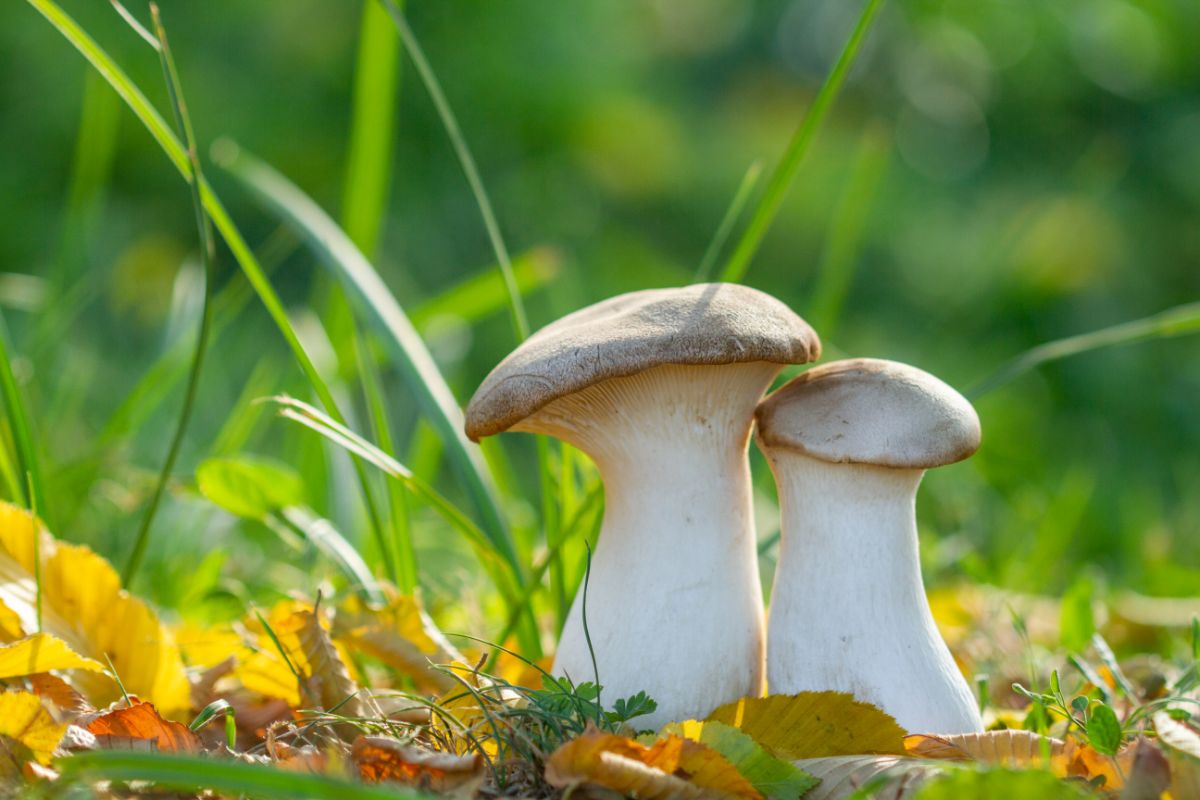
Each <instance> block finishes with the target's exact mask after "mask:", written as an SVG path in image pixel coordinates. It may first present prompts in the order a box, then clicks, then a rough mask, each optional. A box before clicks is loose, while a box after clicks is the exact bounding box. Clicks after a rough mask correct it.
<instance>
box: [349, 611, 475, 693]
mask: <svg viewBox="0 0 1200 800" xmlns="http://www.w3.org/2000/svg"><path fill="white" fill-rule="evenodd" d="M332 635H333V638H334V639H336V640H337V641H338V642H340V643H342V644H344V645H345V646H346V647H348V648H350V649H351V650H358V651H361V652H363V653H366V654H368V655H370V656H373V657H375V658H378V659H379V660H380V661H382V662H383V663H385V664H387V665H388V666H389V667H391V668H392V669H394V670H396V671H397V672H401V673H403V674H405V675H407V676H409V677H410V678H412V679H413V681H414V682H415V683H416V684H417V686H418V687H420V688H421V689H424V690H431V691H436V692H445V691H448V690H450V689H453V688H454V687H456V686H457V682H456V681H455V680H454V678H452V677H451V676H449V675H447V674H446V673H444V672H442V671H440V670H437V669H434V668H433V667H432V665H433V664H449V663H453V662H463V661H466V658H464V657H463V655H462V653H460V652H459V651H458V649H457V648H455V647H454V646H453V645H452V644H450V642H449V641H448V640H447V639H446V636H445V634H443V633H442V632H441V631H440V630H438V628H437V626H436V625H434V623H433V620H432V619H430V618H429V615H428V614H426V613H425V609H423V608H422V607H421V604H420V603H419V602H418V601H417V599H416V598H414V597H405V596H402V595H396V594H394V593H393V594H392V596H391V597H389V599H388V602H387V604H386V605H384V606H382V607H375V606H370V605H368V604H367V603H365V602H364V601H363V600H361V599H360V598H358V597H353V598H348V599H347V601H346V603H345V604H344V605H343V606H342V607H341V608H339V609H338V612H337V616H336V617H335V618H334V624H333V631H332Z"/></svg>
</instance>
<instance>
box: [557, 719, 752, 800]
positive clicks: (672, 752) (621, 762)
mask: <svg viewBox="0 0 1200 800" xmlns="http://www.w3.org/2000/svg"><path fill="white" fill-rule="evenodd" d="M546 782H547V783H549V784H550V785H551V786H555V787H557V788H560V789H567V788H571V787H578V786H581V785H591V786H599V787H602V788H606V789H612V790H613V791H616V792H620V793H621V794H625V795H630V796H634V797H638V798H641V800H666V799H667V798H671V799H672V800H678V799H680V798H682V799H683V800H690V799H691V798H697V799H703V800H714V799H716V798H746V799H747V800H762V795H761V794H759V792H758V791H757V790H756V789H755V788H754V787H753V786H751V785H750V783H749V782H748V781H747V780H746V779H745V778H743V777H742V776H741V774H740V773H738V771H737V769H735V768H734V766H733V765H732V764H730V763H729V761H728V760H727V759H725V757H724V756H722V755H721V754H720V753H718V752H716V751H715V750H712V749H711V748H708V747H705V746H704V745H702V744H699V743H698V742H693V741H691V740H688V739H681V738H680V737H678V736H668V737H667V738H665V739H663V740H661V741H659V742H657V743H655V744H654V746H653V747H645V746H643V745H640V744H638V743H637V742H635V741H633V740H631V739H626V738H625V737H623V736H617V735H615V734H607V733H601V732H599V731H597V730H594V729H593V730H589V731H588V732H587V733H584V734H583V735H582V736H579V737H578V738H576V739H572V740H571V741H569V742H567V743H566V744H564V745H563V746H561V747H559V748H558V749H557V750H555V751H554V753H553V754H552V755H551V756H550V758H549V759H548V760H547V761H546Z"/></svg>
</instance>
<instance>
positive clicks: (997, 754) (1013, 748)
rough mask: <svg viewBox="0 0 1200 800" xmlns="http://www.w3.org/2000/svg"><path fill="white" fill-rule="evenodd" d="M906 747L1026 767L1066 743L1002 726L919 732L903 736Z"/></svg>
mask: <svg viewBox="0 0 1200 800" xmlns="http://www.w3.org/2000/svg"><path fill="white" fill-rule="evenodd" d="M904 747H905V749H907V750H908V753H909V755H912V756H916V757H918V758H932V759H939V760H943V761H982V762H984V763H985V764H994V765H996V766H1002V767H1025V766H1030V765H1033V764H1040V763H1043V762H1049V761H1051V760H1053V759H1054V758H1055V757H1056V756H1060V755H1061V754H1062V753H1063V748H1064V747H1065V743H1064V742H1063V741H1062V740H1061V739H1053V738H1050V737H1043V736H1039V735H1038V734H1036V733H1033V732H1032V731H1017V730H1003V731H985V732H983V733H959V734H950V735H946V736H933V735H930V734H926V733H917V734H913V735H911V736H906V737H904Z"/></svg>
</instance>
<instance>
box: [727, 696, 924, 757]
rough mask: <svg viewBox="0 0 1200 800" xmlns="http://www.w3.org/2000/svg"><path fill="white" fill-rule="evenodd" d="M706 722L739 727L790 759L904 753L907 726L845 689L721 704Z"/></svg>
mask: <svg viewBox="0 0 1200 800" xmlns="http://www.w3.org/2000/svg"><path fill="white" fill-rule="evenodd" d="M708 720H709V721H713V722H723V723H725V724H726V725H730V726H732V727H734V728H737V729H738V730H740V731H742V732H743V733H745V734H747V735H749V736H750V737H751V738H752V739H754V741H756V742H758V743H759V744H760V745H762V746H763V747H765V748H766V749H767V750H769V751H770V752H772V753H774V754H775V755H777V756H779V757H780V758H786V759H788V760H795V759H800V758H824V757H828V756H841V755H860V754H863V753H874V754H891V755H904V753H905V749H904V730H903V729H902V728H901V727H900V726H899V725H897V724H896V720H894V719H892V717H890V716H889V715H888V714H886V713H884V712H883V711H881V710H880V709H879V708H876V707H875V706H873V705H871V704H870V703H863V702H860V701H858V700H855V699H854V697H853V696H852V695H849V694H845V693H842V692H801V693H799V694H790V695H788V694H779V695H772V696H770V697H745V698H742V699H741V700H736V701H734V702H732V703H727V704H726V705H723V706H721V707H720V708H718V709H717V710H716V711H714V712H712V713H711V714H709V715H708Z"/></svg>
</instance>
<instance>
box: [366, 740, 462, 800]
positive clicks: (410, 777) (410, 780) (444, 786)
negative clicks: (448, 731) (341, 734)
mask: <svg viewBox="0 0 1200 800" xmlns="http://www.w3.org/2000/svg"><path fill="white" fill-rule="evenodd" d="M350 757H351V759H353V761H354V764H355V766H357V767H358V773H359V775H360V776H361V777H362V779H363V780H364V781H367V782H368V783H385V782H390V783H402V784H405V785H406V786H415V787H417V788H420V789H427V790H430V791H434V792H438V793H440V794H460V795H465V796H469V795H473V794H474V793H475V791H476V790H477V789H478V788H479V787H480V786H481V785H482V784H483V779H484V771H483V769H484V764H483V757H482V756H480V755H479V754H478V753H475V754H472V755H465V756H460V755H455V754H453V753H435V752H432V751H430V750H423V749H421V748H419V747H413V746H411V745H406V744H404V743H403V742H401V741H400V740H398V739H392V738H389V737H386V736H360V737H358V738H357V739H355V740H354V745H353V747H352V748H351V751H350Z"/></svg>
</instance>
